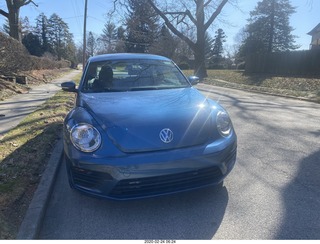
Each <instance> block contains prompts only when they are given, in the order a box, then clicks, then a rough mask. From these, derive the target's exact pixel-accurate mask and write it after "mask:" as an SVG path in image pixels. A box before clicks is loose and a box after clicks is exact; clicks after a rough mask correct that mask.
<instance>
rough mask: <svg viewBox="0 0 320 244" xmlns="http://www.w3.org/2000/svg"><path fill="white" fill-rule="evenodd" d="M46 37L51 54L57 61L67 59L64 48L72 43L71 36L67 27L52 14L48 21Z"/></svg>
mask: <svg viewBox="0 0 320 244" xmlns="http://www.w3.org/2000/svg"><path fill="white" fill-rule="evenodd" d="M48 34H49V35H48V37H49V43H50V45H51V46H52V53H53V54H54V55H55V56H56V57H57V59H58V60H61V59H62V58H64V59H67V58H68V56H67V52H66V48H67V46H68V44H69V42H70V41H72V34H71V33H70V32H69V27H68V25H67V23H65V22H64V21H63V20H62V19H61V18H60V17H59V16H58V15H57V14H52V15H51V17H50V18H49V20H48Z"/></svg>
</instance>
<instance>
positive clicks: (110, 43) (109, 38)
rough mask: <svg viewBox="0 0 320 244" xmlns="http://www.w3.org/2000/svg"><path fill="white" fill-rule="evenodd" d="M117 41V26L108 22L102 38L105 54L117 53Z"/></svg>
mask: <svg viewBox="0 0 320 244" xmlns="http://www.w3.org/2000/svg"><path fill="white" fill-rule="evenodd" d="M116 39H117V29H116V25H115V24H114V23H113V22H111V21H108V23H106V24H105V25H104V28H103V30H102V35H101V37H100V41H101V42H102V43H103V46H104V47H103V51H104V52H105V53H114V52H115V41H116Z"/></svg>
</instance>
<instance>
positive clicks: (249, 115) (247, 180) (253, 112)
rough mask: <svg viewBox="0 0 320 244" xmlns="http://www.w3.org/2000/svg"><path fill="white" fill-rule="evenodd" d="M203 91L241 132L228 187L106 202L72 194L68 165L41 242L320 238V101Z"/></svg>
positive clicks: (212, 89)
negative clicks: (58, 240) (71, 240)
mask: <svg viewBox="0 0 320 244" xmlns="http://www.w3.org/2000/svg"><path fill="white" fill-rule="evenodd" d="M198 88H199V89H201V90H202V91H203V93H204V94H206V95H207V96H208V97H210V98H213V99H214V100H218V101H219V103H221V104H222V105H223V106H224V107H225V108H227V110H228V112H229V113H230V115H231V118H232V120H233V124H234V127H235V129H236V132H237V135H238V158H237V163H236V165H235V167H234V169H233V171H232V172H231V173H230V175H229V176H228V177H227V178H226V180H225V181H224V187H223V188H222V189H220V190H216V189H214V188H208V189H203V190H199V191H193V192H188V193H181V194H176V195H171V196H165V197H158V198H151V199H144V200H135V201H125V202H118V201H107V200H101V199H96V198H92V197H88V196H85V195H82V194H80V193H78V192H76V191H74V190H71V189H70V188H69V186H68V182H67V176H66V171H65V165H64V162H62V165H61V166H60V168H58V170H59V172H58V174H57V178H56V180H55V182H54V188H53V192H52V194H51V197H50V199H49V203H48V207H47V211H46V213H45V215H44V218H43V221H42V222H41V224H40V228H39V235H37V238H39V239H153V240H154V239H166V240H170V239H242V240H248V239H249V240H250V239H320V211H319V206H320V189H319V186H320V171H319V164H320V145H319V141H320V140H319V139H320V123H319V122H320V104H316V103H311V102H305V101H299V100H294V99H286V98H281V97H275V96H269V95H261V94H256V93H249V92H244V91H238V90H233V89H227V88H218V87H211V86H206V85H203V84H201V85H198ZM205 91H209V92H205Z"/></svg>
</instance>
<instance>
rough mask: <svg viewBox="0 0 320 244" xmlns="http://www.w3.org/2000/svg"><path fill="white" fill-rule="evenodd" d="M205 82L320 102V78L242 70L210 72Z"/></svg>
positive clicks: (187, 73)
mask: <svg viewBox="0 0 320 244" xmlns="http://www.w3.org/2000/svg"><path fill="white" fill-rule="evenodd" d="M184 73H185V74H186V75H191V74H192V71H190V70H188V71H184ZM203 82H204V83H207V84H211V85H216V86H223V87H230V88H238V89H239V88H240V89H245V90H250V91H260V92H266V93H273V94H279V95H286V96H293V97H299V98H306V99H309V100H311V101H315V102H320V77H284V76H272V75H262V74H253V75H249V74H245V73H244V72H243V71H241V70H208V77H207V78H206V79H205V80H204V81H203Z"/></svg>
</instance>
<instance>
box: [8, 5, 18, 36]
mask: <svg viewBox="0 0 320 244" xmlns="http://www.w3.org/2000/svg"><path fill="white" fill-rule="evenodd" d="M9 2H10V1H9ZM7 7H8V20H9V28H10V32H9V35H10V36H11V37H12V38H14V39H16V40H18V41H19V42H21V32H20V31H19V29H20V25H19V12H20V7H17V6H15V5H14V4H12V3H8V1H7Z"/></svg>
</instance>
